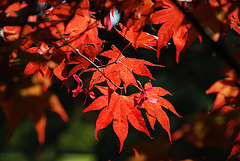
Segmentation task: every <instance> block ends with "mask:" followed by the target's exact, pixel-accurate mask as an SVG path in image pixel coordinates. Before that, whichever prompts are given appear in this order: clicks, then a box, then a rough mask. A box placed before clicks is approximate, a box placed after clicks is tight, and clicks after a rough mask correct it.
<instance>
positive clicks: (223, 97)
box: [206, 69, 240, 111]
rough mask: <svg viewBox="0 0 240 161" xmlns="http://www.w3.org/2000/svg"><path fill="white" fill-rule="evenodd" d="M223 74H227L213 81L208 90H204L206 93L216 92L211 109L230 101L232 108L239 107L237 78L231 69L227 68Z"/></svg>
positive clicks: (239, 96)
mask: <svg viewBox="0 0 240 161" xmlns="http://www.w3.org/2000/svg"><path fill="white" fill-rule="evenodd" d="M225 74H226V75H227V77H226V78H224V79H222V80H219V81H217V82H215V83H214V84H213V85H212V86H211V87H210V88H209V89H208V90H206V93H207V94H210V93H217V96H216V98H215V101H214V104H213V109H212V111H215V110H217V109H219V108H221V107H223V106H225V105H229V104H231V103H233V104H232V105H231V106H233V107H234V108H239V106H240V101H239V98H240V95H239V83H240V81H239V78H238V77H237V75H236V73H235V71H234V70H233V69H232V70H227V71H226V72H225Z"/></svg>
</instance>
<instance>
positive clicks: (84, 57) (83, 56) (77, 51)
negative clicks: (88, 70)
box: [68, 44, 123, 89]
mask: <svg viewBox="0 0 240 161" xmlns="http://www.w3.org/2000/svg"><path fill="white" fill-rule="evenodd" d="M68 46H69V47H71V48H72V49H73V50H74V51H75V52H76V53H78V55H80V56H81V57H82V58H83V59H85V60H86V61H88V62H89V63H90V64H92V65H93V66H94V67H95V68H96V69H97V70H98V71H99V72H100V73H101V74H102V75H103V76H104V77H105V78H106V79H107V80H108V81H109V82H111V83H112V84H113V85H114V86H115V87H117V88H118V89H123V87H119V86H117V85H116V84H115V83H114V82H113V81H112V80H111V79H110V78H108V77H107V76H106V75H105V74H104V73H103V72H102V71H101V69H100V68H99V67H98V66H97V65H96V64H95V63H94V62H92V61H91V60H90V59H88V58H87V57H86V56H85V55H83V54H82V53H80V52H79V50H78V49H77V48H75V47H74V46H72V45H70V44H68Z"/></svg>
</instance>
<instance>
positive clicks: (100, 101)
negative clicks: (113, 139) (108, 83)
mask: <svg viewBox="0 0 240 161" xmlns="http://www.w3.org/2000/svg"><path fill="white" fill-rule="evenodd" d="M96 87H97V88H98V89H99V90H100V91H101V93H103V94H104V95H103V96H100V97H98V98H97V99H96V100H94V101H93V102H92V103H91V104H90V105H89V106H88V107H87V108H86V109H84V110H83V112H87V111H93V110H101V109H103V110H102V111H101V113H100V114H99V116H98V119H97V122H96V129H95V137H96V139H97V132H98V131H99V130H101V129H104V128H105V127H107V126H108V125H109V124H110V123H111V122H112V121H113V130H114V132H115V133H116V134H117V136H118V138H119V141H120V151H121V150H122V148H123V143H124V141H125V139H126V137H127V134H128V121H129V122H130V123H131V125H132V126H133V127H134V128H136V129H137V130H139V131H142V132H144V133H146V134H147V135H148V136H150V134H149V132H148V130H147V128H146V125H145V122H144V119H143V117H142V115H141V112H140V110H139V109H138V108H137V107H135V106H134V99H133V97H128V96H123V95H121V94H120V95H119V94H118V93H116V92H115V91H114V90H112V89H110V88H107V87H101V86H96Z"/></svg>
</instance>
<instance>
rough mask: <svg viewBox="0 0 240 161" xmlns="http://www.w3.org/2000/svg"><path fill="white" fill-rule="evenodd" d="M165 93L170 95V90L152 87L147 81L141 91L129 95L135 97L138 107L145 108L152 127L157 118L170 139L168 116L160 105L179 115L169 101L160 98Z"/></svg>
mask: <svg viewBox="0 0 240 161" xmlns="http://www.w3.org/2000/svg"><path fill="white" fill-rule="evenodd" d="M167 94H168V95H171V93H170V92H168V91H167V90H165V89H163V88H161V87H152V84H151V82H150V81H149V82H148V83H146V84H145V85H144V90H143V91H141V92H140V93H138V94H132V95H131V96H132V97H134V98H135V102H136V106H137V107H138V108H143V109H145V111H146V115H147V118H148V120H149V123H150V125H151V127H152V129H154V125H155V122H156V120H158V122H159V123H160V124H161V125H162V127H163V128H164V129H165V130H166V131H167V133H168V136H169V139H170V141H171V134H170V122H169V118H168V116H167V114H166V112H165V111H164V110H163V109H162V107H164V108H166V109H168V110H169V111H171V112H172V113H174V114H175V115H177V116H178V117H181V116H179V115H178V113H177V112H176V110H175V109H174V107H173V105H172V104H171V103H170V102H168V101H167V100H166V99H164V98H162V96H165V95H167Z"/></svg>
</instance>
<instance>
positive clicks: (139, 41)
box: [116, 24, 157, 50]
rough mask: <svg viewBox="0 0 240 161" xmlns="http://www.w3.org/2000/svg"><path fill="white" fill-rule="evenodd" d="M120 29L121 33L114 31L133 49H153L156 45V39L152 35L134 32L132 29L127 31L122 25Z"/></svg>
mask: <svg viewBox="0 0 240 161" xmlns="http://www.w3.org/2000/svg"><path fill="white" fill-rule="evenodd" d="M120 27H121V29H122V32H121V31H119V30H117V29H116V30H117V32H118V33H119V34H120V35H122V36H123V37H125V38H126V39H127V40H128V41H130V43H131V44H132V46H133V47H134V48H135V49H136V48H138V47H143V48H147V49H154V48H153V46H156V45H157V39H156V37H155V36H154V35H151V34H149V33H147V32H140V33H139V32H134V31H133V27H130V28H129V29H127V28H126V27H125V26H123V25H122V24H120ZM154 50H155V49H154Z"/></svg>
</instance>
